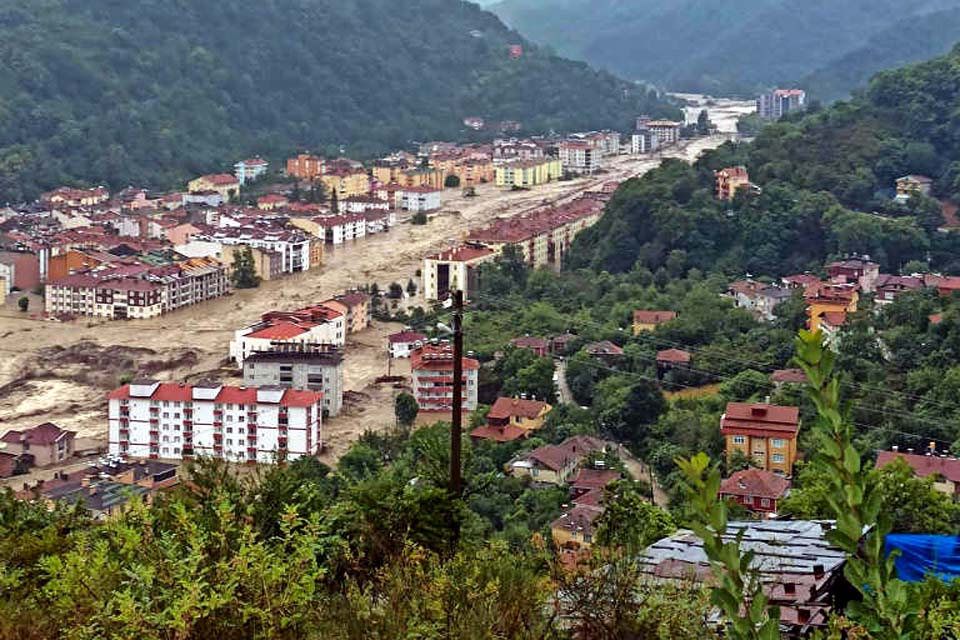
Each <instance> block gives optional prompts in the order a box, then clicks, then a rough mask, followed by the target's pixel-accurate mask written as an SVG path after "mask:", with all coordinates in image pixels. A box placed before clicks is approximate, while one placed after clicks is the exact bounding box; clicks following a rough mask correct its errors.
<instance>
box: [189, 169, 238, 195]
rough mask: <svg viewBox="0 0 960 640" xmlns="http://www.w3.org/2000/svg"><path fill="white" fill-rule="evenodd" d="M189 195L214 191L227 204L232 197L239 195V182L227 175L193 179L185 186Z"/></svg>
mask: <svg viewBox="0 0 960 640" xmlns="http://www.w3.org/2000/svg"><path fill="white" fill-rule="evenodd" d="M187 191H189V192H190V193H201V192H203V191H215V192H217V193H219V194H220V196H221V197H222V198H223V201H224V202H229V201H230V198H231V197H232V196H235V195H237V194H239V193H240V181H239V180H237V178H236V177H235V176H232V175H230V174H229V173H215V174H211V175H207V176H200V177H199V178H194V179H193V180H191V181H190V182H189V183H188V184H187Z"/></svg>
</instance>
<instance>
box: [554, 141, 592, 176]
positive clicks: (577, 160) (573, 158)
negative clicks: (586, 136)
mask: <svg viewBox="0 0 960 640" xmlns="http://www.w3.org/2000/svg"><path fill="white" fill-rule="evenodd" d="M559 148H560V164H561V165H563V170H564V171H569V172H570V173H575V174H579V175H590V174H592V173H595V172H596V171H597V170H598V169H600V168H601V167H602V166H603V163H602V160H601V158H602V156H603V152H602V151H601V150H600V149H598V148H597V147H596V146H595V145H593V144H592V143H590V142H588V141H586V140H564V141H563V142H561V143H560V147H559Z"/></svg>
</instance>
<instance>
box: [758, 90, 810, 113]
mask: <svg viewBox="0 0 960 640" xmlns="http://www.w3.org/2000/svg"><path fill="white" fill-rule="evenodd" d="M806 104H807V94H806V92H805V91H803V90H802V89H774V90H773V91H771V92H770V93H764V94H761V95H760V96H759V97H758V98H757V114H758V115H759V116H760V117H761V118H763V119H764V120H779V119H780V118H782V117H783V116H785V115H787V114H788V113H790V112H791V111H798V110H800V109H803V108H804V107H805V106H806Z"/></svg>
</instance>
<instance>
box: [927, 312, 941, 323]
mask: <svg viewBox="0 0 960 640" xmlns="http://www.w3.org/2000/svg"><path fill="white" fill-rule="evenodd" d="M927 320H929V321H930V324H940V323H941V322H943V314H942V313H934V314H933V315H930V316H927Z"/></svg>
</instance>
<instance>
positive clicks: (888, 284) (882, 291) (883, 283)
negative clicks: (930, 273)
mask: <svg viewBox="0 0 960 640" xmlns="http://www.w3.org/2000/svg"><path fill="white" fill-rule="evenodd" d="M924 286H925V285H924V283H923V278H917V277H914V276H892V275H888V274H880V277H879V278H878V279H877V295H876V296H875V297H874V302H876V303H877V304H880V305H883V304H890V303H891V302H893V301H894V300H896V299H897V296H898V295H900V294H901V293H903V292H905V291H917V290H919V289H923V288H924Z"/></svg>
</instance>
